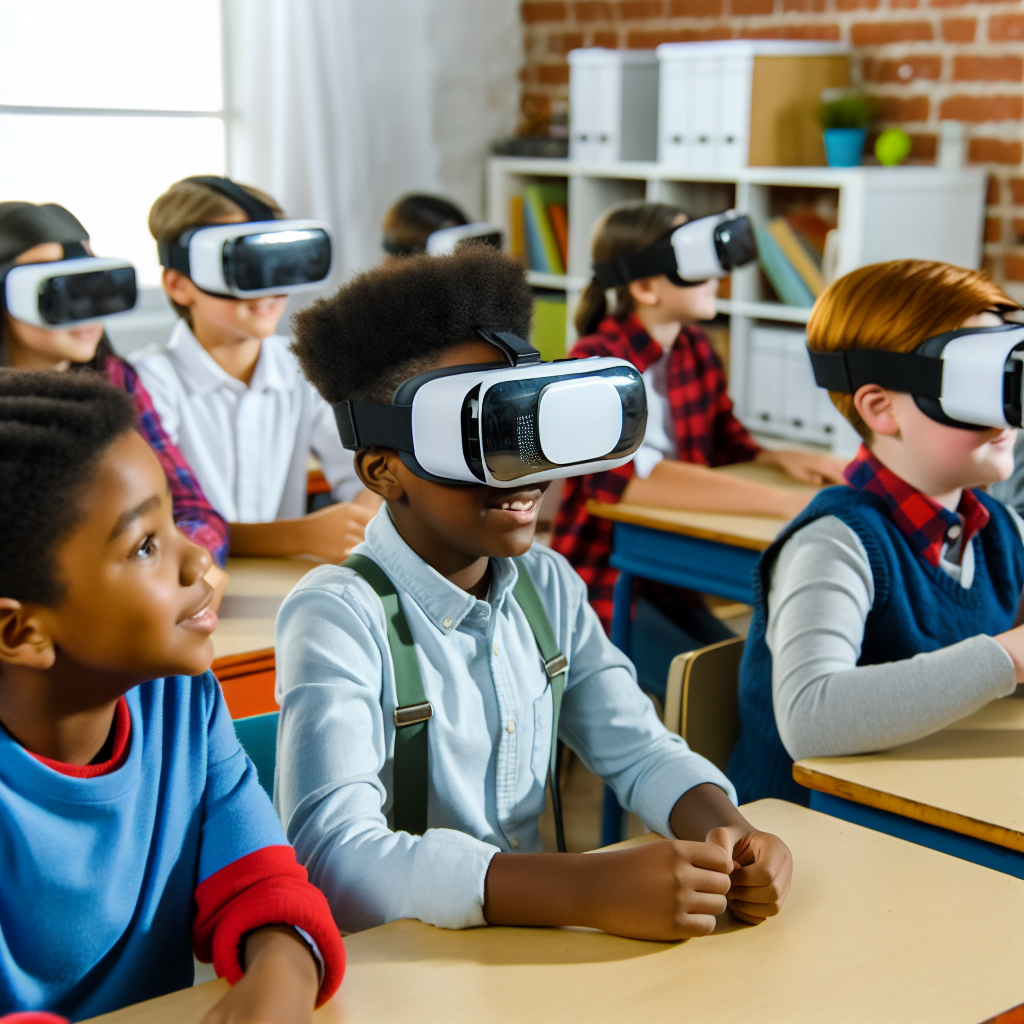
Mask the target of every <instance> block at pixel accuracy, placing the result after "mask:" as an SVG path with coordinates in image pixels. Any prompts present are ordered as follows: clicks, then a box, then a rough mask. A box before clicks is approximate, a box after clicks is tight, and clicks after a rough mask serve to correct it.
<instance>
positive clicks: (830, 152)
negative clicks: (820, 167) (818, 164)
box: [825, 128, 868, 167]
mask: <svg viewBox="0 0 1024 1024" xmlns="http://www.w3.org/2000/svg"><path fill="white" fill-rule="evenodd" d="M867 137H868V133H867V129H865V128H826V129H825V158H826V159H827V160H828V165H829V167H860V155H861V153H863V152H864V142H865V141H866V139H867Z"/></svg>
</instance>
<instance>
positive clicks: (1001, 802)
mask: <svg viewBox="0 0 1024 1024" xmlns="http://www.w3.org/2000/svg"><path fill="white" fill-rule="evenodd" d="M1020 690H1021V688H1020V687H1018V692H1020ZM793 777H794V778H795V779H796V781H797V782H799V783H800V784H801V785H802V786H808V787H809V788H811V789H818V790H821V791H822V792H824V793H832V794H834V795H835V796H841V797H845V798H846V799H848V800H854V801H856V802H857V803H861V804H867V805H868V806H870V807H880V808H882V809H883V810H886V811H893V812H894V813H896V814H901V815H903V816H904V817H908V818H915V819H916V820H918V821H925V822H928V824H930V825H938V826H939V827H941V828H947V829H951V830H952V831H954V832H961V833H963V834H964V835H968V836H974V837H975V838H976V839H985V840H987V841H988V842H990V843H997V844H998V845H1000V846H1005V847H1008V848H1009V849H1011V850H1019V851H1021V852H1024V699H1021V697H1019V696H1014V697H1005V698H1004V699H1003V700H996V701H993V702H992V703H991V704H987V705H986V706H985V707H983V708H982V709H981V710H980V711H977V712H975V713H974V714H973V715H971V716H970V717H968V718H964V719H962V720H961V721H959V722H954V723H953V725H951V726H949V727H948V728H946V729H942V730H940V731H939V732H936V733H932V735H931V736H925V737H924V738H923V739H920V740H916V741H915V742H913V743H906V744H904V745H903V746H899V747H893V748H892V749H891V750H885V751H882V752H881V753H878V754H865V755H863V756H860V757H809V758H805V759H804V760H802V761H797V762H796V764H795V765H794V766H793Z"/></svg>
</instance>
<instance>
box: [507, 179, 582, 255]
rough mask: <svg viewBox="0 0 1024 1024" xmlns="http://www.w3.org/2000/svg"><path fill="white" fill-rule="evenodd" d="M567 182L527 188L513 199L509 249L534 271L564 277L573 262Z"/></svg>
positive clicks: (510, 205) (511, 202)
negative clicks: (567, 211)
mask: <svg viewBox="0 0 1024 1024" xmlns="http://www.w3.org/2000/svg"><path fill="white" fill-rule="evenodd" d="M567 194H568V186H567V185H566V183H565V182H548V183H545V184H543V185H527V186H526V187H525V188H524V189H523V194H522V195H521V196H513V197H512V198H511V199H510V200H509V211H508V212H509V225H510V231H509V249H510V250H511V252H512V255H513V256H517V257H518V258H519V259H521V260H522V261H523V262H524V263H525V264H526V266H527V267H529V269H530V270H538V271H540V272H542V273H544V274H564V273H565V269H566V266H567V264H568V260H569V221H568V218H567V216H566V202H567Z"/></svg>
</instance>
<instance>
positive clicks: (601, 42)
mask: <svg viewBox="0 0 1024 1024" xmlns="http://www.w3.org/2000/svg"><path fill="white" fill-rule="evenodd" d="M590 45H591V46H603V47H604V48H605V49H606V50H617V49H618V48H619V36H618V33H617V32H595V33H594V38H593V39H591V40H590Z"/></svg>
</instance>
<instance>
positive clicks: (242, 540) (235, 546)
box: [230, 519, 307, 558]
mask: <svg viewBox="0 0 1024 1024" xmlns="http://www.w3.org/2000/svg"><path fill="white" fill-rule="evenodd" d="M304 542H305V524H304V523H303V521H302V520H301V519H277V520H274V521H273V522H270V523H232V524H231V548H230V550H231V554H232V555H235V556H236V557H237V556H243V557H245V556H247V557H250V558H290V557H293V556H295V555H303V554H306V553H307V552H306V547H305V543H304Z"/></svg>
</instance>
